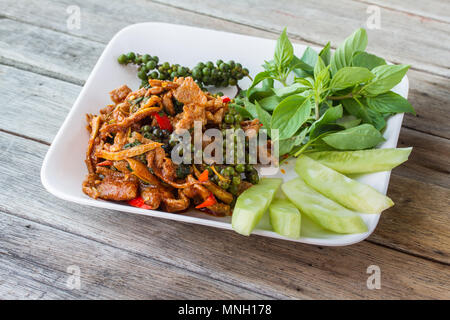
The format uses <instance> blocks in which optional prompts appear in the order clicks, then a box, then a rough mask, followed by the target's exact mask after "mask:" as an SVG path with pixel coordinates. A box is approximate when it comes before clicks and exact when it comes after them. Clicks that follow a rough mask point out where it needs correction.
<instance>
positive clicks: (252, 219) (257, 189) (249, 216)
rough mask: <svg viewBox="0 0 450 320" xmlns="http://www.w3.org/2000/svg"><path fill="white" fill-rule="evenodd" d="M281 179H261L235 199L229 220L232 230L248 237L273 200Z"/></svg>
mask: <svg viewBox="0 0 450 320" xmlns="http://www.w3.org/2000/svg"><path fill="white" fill-rule="evenodd" d="M282 181H283V179H273V178H263V179H261V180H260V182H259V183H258V184H256V185H254V186H252V187H251V188H249V189H247V190H245V191H244V192H243V193H242V194H241V195H240V196H239V197H238V199H237V201H236V206H235V207H234V210H233V216H232V218H231V226H232V227H233V230H234V231H236V232H237V233H240V234H242V235H245V236H248V235H250V233H251V232H252V231H253V229H254V228H255V226H256V225H257V223H258V222H259V220H260V219H261V217H262V215H263V214H264V212H265V211H266V210H267V208H268V207H269V205H270V203H271V202H272V200H273V197H274V195H275V192H276V191H277V189H278V188H279V187H280V185H281V182H282Z"/></svg>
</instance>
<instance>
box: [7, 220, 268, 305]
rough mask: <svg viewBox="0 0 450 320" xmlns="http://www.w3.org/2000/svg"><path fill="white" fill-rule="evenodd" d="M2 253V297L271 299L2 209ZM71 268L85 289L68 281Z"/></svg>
mask: <svg viewBox="0 0 450 320" xmlns="http://www.w3.org/2000/svg"><path fill="white" fill-rule="evenodd" d="M0 252H1V254H0V276H1V279H2V280H1V282H0V297H2V299H200V298H204V297H210V298H213V297H215V298H217V299H239V298H241V299H267V298H268V297H267V296H264V295H261V294H257V293H254V292H250V291H248V290H245V289H242V288H238V287H235V286H233V285H229V284H226V283H224V282H220V281H214V280H212V279H210V278H208V277H204V276H201V275H198V274H195V273H192V272H188V271H186V270H184V269H180V268H177V267H174V266H172V265H168V264H165V263H161V262H157V261H155V260H153V259H149V258H146V257H143V256H141V255H136V254H133V253H130V252H128V251H124V250H121V249H117V248H113V247H111V246H108V245H105V244H101V243H98V242H95V241H92V240H88V239H85V238H83V237H79V236H77V235H73V234H70V233H67V232H63V231H60V230H57V229H54V228H52V227H48V226H44V225H40V224H37V223H34V222H31V221H29V220H25V219H22V218H19V217H15V216H11V215H8V214H5V213H2V212H0ZM69 266H76V267H78V268H79V271H80V285H81V286H80V289H70V287H68V285H67V280H68V278H69V276H71V275H72V274H71V273H69V272H68V271H67V270H68V269H67V268H68V267H69ZM269 298H270V297H269Z"/></svg>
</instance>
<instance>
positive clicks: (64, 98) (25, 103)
mask: <svg viewBox="0 0 450 320" xmlns="http://www.w3.org/2000/svg"><path fill="white" fill-rule="evenodd" d="M0 72H1V73H2V74H4V75H5V78H7V79H8V82H2V84H3V86H2V87H1V91H2V95H3V96H4V99H5V102H7V104H8V105H9V108H7V109H6V110H5V111H4V114H3V117H2V118H1V119H0V128H1V129H3V130H5V131H7V132H11V133H16V134H21V135H25V136H27V137H31V138H33V139H35V140H38V141H45V142H47V143H50V142H51V140H52V138H53V137H54V135H55V134H56V132H57V130H58V129H59V127H60V125H61V123H62V121H63V119H64V118H65V116H66V114H67V112H68V110H69V108H70V106H71V105H72V103H73V101H74V100H75V98H76V96H77V95H78V93H79V90H80V88H79V87H78V86H76V85H73V84H69V83H66V82H63V81H59V80H55V79H52V78H48V77H44V76H41V75H37V74H34V73H30V72H25V71H19V70H17V69H14V68H10V67H1V68H0ZM23 83H33V84H35V85H34V86H33V87H27V86H25V87H24V86H23ZM106 94H107V93H105V95H106ZM17 97H21V98H20V99H17ZM30 114H32V115H33V116H30ZM19 123H20V129H19V128H18V124H19ZM405 142H406V143H405ZM402 143H405V145H406V146H409V145H413V146H415V147H416V149H415V150H414V152H413V154H412V156H411V160H410V161H408V162H406V164H404V165H403V166H401V167H399V168H398V169H396V170H394V174H393V180H392V181H395V176H396V174H397V172H398V174H399V175H402V176H407V177H414V178H415V179H416V180H419V181H421V180H422V181H424V182H427V183H431V184H438V185H441V186H444V187H447V188H448V187H449V185H450V182H449V179H448V174H445V172H442V171H444V170H447V171H448V167H449V163H448V159H449V156H448V155H449V154H450V141H448V140H446V139H442V138H438V137H433V136H430V135H426V134H419V133H417V132H415V131H413V130H408V129H406V130H405V129H403V130H402V133H401V137H400V144H402ZM430 160H432V161H431V162H430ZM419 186H422V185H420V184H419V185H418V187H419ZM391 188H392V187H391ZM423 188H424V189H427V187H425V186H423ZM391 190H392V189H391ZM390 192H391V191H390ZM438 194H439V193H438ZM419 195H420V194H419ZM399 196H401V195H399ZM400 199H403V198H402V197H400ZM394 201H396V199H394ZM406 205H408V206H409V207H410V206H413V207H412V208H414V206H416V205H417V204H416V202H414V201H413V202H411V201H409V202H407V203H405V206H406ZM430 205H431V206H432V203H430ZM408 206H406V207H408ZM400 208H402V207H401V206H400V204H399V203H397V206H396V207H394V209H393V210H395V211H398V212H399V213H397V214H396V215H394V217H396V218H395V219H393V222H394V226H398V228H401V227H402V226H403V219H407V218H408V217H410V216H411V214H410V212H414V213H417V214H419V215H420V212H421V211H418V210H417V209H416V210H412V211H410V210H405V211H400V210H399V209H400ZM412 208H411V209H412ZM444 210H445V207H444ZM388 212H390V211H388ZM443 214H444V217H445V212H443ZM412 216H414V215H412ZM384 217H385V216H383V219H382V220H381V224H380V226H379V228H378V229H377V232H376V233H375V235H374V236H373V237H372V238H371V239H381V240H382V242H380V243H383V244H389V245H392V244H393V243H394V244H395V245H396V246H397V247H398V248H399V249H402V250H405V251H411V252H414V253H415V254H419V255H423V256H425V257H430V258H432V259H436V260H442V259H444V261H448V260H447V259H448V254H445V253H444V255H443V256H442V254H439V252H441V251H442V250H441V249H436V248H437V247H440V246H441V243H442V241H440V242H435V241H434V237H435V236H436V233H435V232H431V230H434V231H436V230H440V228H441V227H442V226H443V225H445V223H444V224H443V221H442V219H440V218H436V216H434V215H432V216H431V218H427V219H426V221H428V220H429V219H431V223H430V224H429V225H425V226H424V229H420V230H421V231H420V232H421V233H422V234H424V235H428V236H425V237H424V239H421V240H422V241H424V240H425V239H428V240H427V241H426V243H427V245H426V246H425V248H424V245H423V244H420V243H417V239H415V238H414V236H412V237H404V236H403V235H400V234H398V233H397V232H391V229H390V228H388V230H389V233H387V234H383V232H382V231H383V230H384V228H383V222H384V221H385V220H384ZM403 217H404V218H403ZM421 221H423V219H421ZM429 222H430V221H429ZM390 223H392V221H391V222H390ZM413 230H415V229H414V228H412V230H411V232H412V231H413ZM445 233H446V232H445V230H444V234H445ZM411 240H413V241H411ZM444 243H445V242H444ZM413 244H414V245H413Z"/></svg>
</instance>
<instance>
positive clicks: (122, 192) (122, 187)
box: [83, 168, 138, 201]
mask: <svg viewBox="0 0 450 320" xmlns="http://www.w3.org/2000/svg"><path fill="white" fill-rule="evenodd" d="M100 174H101V175H103V176H104V178H103V179H100V176H99V175H100ZM83 192H84V193H86V194H87V195H89V196H90V197H92V198H94V199H97V198H101V199H104V200H115V201H126V200H131V199H134V198H136V197H137V194H138V181H137V180H136V179H134V178H133V177H129V176H126V175H124V174H122V173H120V172H114V171H112V170H110V169H106V168H97V174H93V173H91V174H89V175H88V176H87V177H86V179H85V181H84V182H83Z"/></svg>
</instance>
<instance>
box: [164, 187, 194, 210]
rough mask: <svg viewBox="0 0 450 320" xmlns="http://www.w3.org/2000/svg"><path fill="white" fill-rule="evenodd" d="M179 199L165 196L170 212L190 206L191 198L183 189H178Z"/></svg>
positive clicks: (165, 203)
mask: <svg viewBox="0 0 450 320" xmlns="http://www.w3.org/2000/svg"><path fill="white" fill-rule="evenodd" d="M178 197H179V198H178V199H174V198H163V199H162V201H163V203H164V206H165V208H166V210H167V211H168V212H179V211H184V210H186V209H187V208H189V204H190V201H189V198H188V197H186V195H185V194H184V193H183V190H182V189H178Z"/></svg>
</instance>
